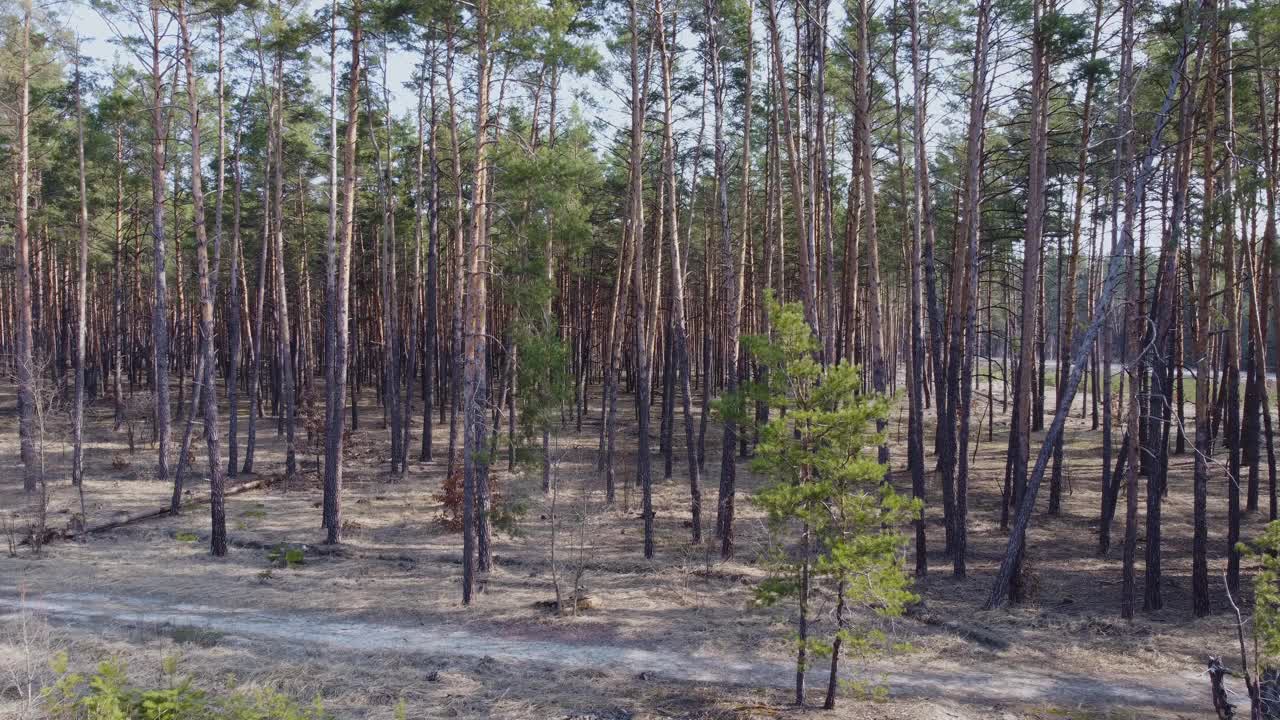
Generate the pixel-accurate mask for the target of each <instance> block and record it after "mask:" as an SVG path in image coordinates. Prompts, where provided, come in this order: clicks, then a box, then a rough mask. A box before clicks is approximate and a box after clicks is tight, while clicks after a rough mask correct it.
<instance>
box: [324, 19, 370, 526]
mask: <svg viewBox="0 0 1280 720" xmlns="http://www.w3.org/2000/svg"><path fill="white" fill-rule="evenodd" d="M333 7H334V11H335V12H334V15H335V18H336V15H337V12H336V11H337V2H336V0H335V2H334V5H333ZM360 20H361V18H360V0H354V2H353V4H352V6H351V20H350V27H351V74H350V80H349V82H348V85H347V125H346V133H345V135H344V136H343V146H342V218H341V221H340V224H335V223H336V222H337V218H336V207H335V205H336V202H337V200H336V197H337V193H336V192H334V190H335V189H336V185H337V173H336V169H337V162H336V158H337V146H336V138H337V116H336V110H337V64H336V62H335V61H333V60H331V62H330V65H329V113H330V114H329V128H330V137H331V138H334V140H333V141H331V142H330V145H329V153H330V155H329V187H330V198H331V202H330V207H329V224H330V233H329V239H328V247H327V248H326V255H327V257H328V262H327V264H326V265H327V266H326V279H325V285H326V294H327V295H328V296H329V302H330V305H329V312H328V313H327V314H326V315H327V324H328V325H329V326H330V328H331V329H330V331H328V332H326V336H327V337H328V336H331V343H330V344H329V347H327V348H326V352H328V353H329V356H330V358H331V360H330V362H329V363H328V365H329V367H330V372H329V373H328V374H327V375H326V378H325V380H326V385H327V387H326V390H327V393H326V395H327V402H326V410H327V413H326V414H327V418H326V419H327V421H328V422H327V424H326V425H327V427H326V433H325V473H324V502H323V505H324V507H323V515H324V517H323V523H322V524H323V526H324V528H325V530H326V531H327V534H326V542H328V543H330V544H333V543H337V542H340V541H341V540H342V452H343V445H344V441H345V437H344V436H345V432H346V413H344V412H343V402H344V401H343V398H344V397H345V394H346V387H347V370H348V366H349V363H348V357H347V346H348V339H349V334H350V333H349V314H350V311H351V242H352V235H353V233H354V232H355V203H356V173H357V165H356V138H357V131H358V129H359V115H360V105H359V102H360V58H361V54H360V42H361V39H362V37H363V30H362V28H361V25H360ZM331 32H332V33H333V36H331V38H330V45H329V49H330V53H331V58H333V57H334V56H336V50H337V21H336V19H335V20H334V22H333V25H332V26H331ZM353 406H354V398H353Z"/></svg>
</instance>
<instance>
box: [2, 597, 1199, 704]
mask: <svg viewBox="0 0 1280 720" xmlns="http://www.w3.org/2000/svg"><path fill="white" fill-rule="evenodd" d="M24 606H25V608H26V609H27V610H29V611H34V612H36V613H39V614H42V615H45V616H47V617H49V618H50V619H51V620H54V621H57V622H60V623H62V624H65V625H66V626H68V627H69V628H70V629H72V630H73V631H76V632H87V633H91V634H97V633H99V632H101V631H102V627H103V623H109V624H117V625H133V626H137V625H159V626H164V625H170V626H180V627H194V628H201V629H204V630H207V631H213V632H217V633H220V634H222V635H225V636H227V637H228V638H231V639H234V640H240V641H247V642H250V643H256V644H258V645H259V647H260V648H261V649H262V650H264V651H265V652H270V650H269V648H270V645H272V644H279V643H284V644H286V645H291V646H313V647H314V646H316V645H320V646H328V647H332V648H337V649H343V650H349V651H356V652H363V653H375V654H376V653H402V654H419V655H434V656H445V657H472V658H482V657H490V658H494V659H497V660H502V661H510V662H521V663H529V662H533V663H542V664H548V665H555V666H560V667H565V668H583V669H588V668H589V669H593V670H596V671H603V672H608V673H611V674H618V675H625V676H634V675H637V674H639V673H645V674H646V675H648V676H652V677H655V678H659V677H660V678H667V679H670V680H676V681H692V682H698V683H704V684H723V685H749V686H756V687H788V686H790V684H791V683H792V681H793V679H794V672H795V670H794V666H788V665H786V664H783V663H779V662H770V661H765V660H760V659H756V658H726V657H709V656H701V655H696V654H693V655H691V654H689V653H687V652H680V651H679V650H677V649H675V648H663V647H654V648H651V649H644V648H637V647H620V646H615V645H599V644H585V643H570V642H559V641H554V640H539V639H524V638H519V637H516V636H513V635H512V633H511V632H510V631H509V630H508V631H506V632H504V633H503V634H501V635H499V634H496V633H495V634H486V633H484V632H477V631H467V630H458V629H455V628H453V627H449V626H445V625H432V624H421V625H417V626H407V625H395V624H388V623H374V622H366V621H361V620H334V619H331V618H324V617H319V616H313V617H305V616H297V615H295V616H285V615H277V614H269V613H263V612H259V611H256V610H253V609H242V608H237V609H233V608H224V607H211V606H206V605H196V604H172V603H165V602H162V601H158V600H154V599H148V598H142V597H129V596H120V595H104V594H96V593H49V594H46V595H43V596H40V597H36V598H30V597H28V598H27V599H26V600H25V601H22V600H20V599H19V597H18V595H17V591H16V589H14V588H2V587H0V609H3V610H4V612H0V619H3V618H4V617H5V616H6V615H13V614H16V613H17V612H18V611H19V610H20V609H21V608H23V607H24ZM264 643H265V646H264ZM909 662H910V661H909V659H908V663H909ZM824 670H825V667H824V668H821V669H819V668H815V669H814V670H813V673H812V674H813V678H812V682H815V683H821V684H822V686H825V675H824V673H823V671H824ZM875 679H877V680H879V679H882V680H883V681H885V682H887V683H888V685H889V687H890V688H892V692H893V693H894V694H895V695H899V696H904V697H919V698H924V699H938V700H943V699H945V700H949V701H952V702H958V703H976V704H981V705H991V704H995V703H1012V704H1030V705H1051V706H1059V707H1064V708H1073V707H1079V706H1089V707H1103V708H1113V709H1128V710H1139V709H1142V708H1148V709H1160V710H1165V711H1175V712H1190V713H1202V712H1203V711H1204V710H1205V709H1206V708H1207V707H1208V705H1207V704H1206V703H1208V691H1207V688H1208V685H1207V683H1206V682H1205V680H1204V677H1203V674H1201V673H1195V672H1191V671H1187V672H1184V673H1181V674H1179V675H1175V676H1170V677H1167V678H1164V679H1163V681H1161V682H1158V683H1153V682H1152V680H1151V679H1150V678H1136V677H1111V678H1094V677H1088V676H1083V675H1076V674H1069V673H1059V672H1054V671H1052V670H1051V669H1049V668H1043V667H1040V668H1018V669H1015V668H1010V667H1007V666H1002V665H994V664H993V665H989V666H986V667H974V668H970V669H946V668H943V669H939V668H936V667H932V668H931V667H911V668H910V669H903V670H892V669H891V670H889V671H888V673H887V675H884V676H877V678H875Z"/></svg>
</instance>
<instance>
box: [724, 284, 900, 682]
mask: <svg viewBox="0 0 1280 720" xmlns="http://www.w3.org/2000/svg"><path fill="white" fill-rule="evenodd" d="M767 303H768V309H769V319H770V322H771V324H772V329H773V333H772V335H771V336H770V337H751V338H747V339H745V340H744V344H745V347H746V349H747V351H748V352H749V353H750V354H751V355H752V357H754V358H755V360H756V362H757V363H759V364H760V365H762V366H764V367H766V368H768V372H767V373H765V374H764V377H765V378H766V379H765V380H764V381H763V382H762V383H760V384H754V385H748V386H747V387H746V388H744V391H743V392H742V393H740V394H738V395H737V396H735V397H732V398H728V399H726V400H725V401H724V402H723V403H722V404H721V412H722V413H734V414H736V416H737V417H738V418H739V420H740V421H743V422H748V421H750V420H751V419H752V418H751V417H749V416H748V413H747V412H746V411H745V410H746V408H747V407H753V406H754V403H755V402H756V401H764V402H765V403H767V404H768V407H769V408H770V409H771V411H772V412H771V416H770V418H769V419H768V420H767V421H766V422H764V423H763V424H762V425H760V426H759V427H758V428H757V429H758V430H759V433H760V445H759V447H758V449H757V454H756V457H755V460H754V461H753V463H752V469H753V470H754V471H755V472H756V473H758V474H760V475H762V476H763V477H765V478H767V484H766V485H765V486H764V487H763V488H761V489H760V490H759V491H758V492H757V493H756V496H755V502H756V504H757V505H758V506H760V507H761V508H762V509H764V511H765V512H766V513H767V514H768V520H769V527H770V528H771V530H772V537H773V547H772V550H771V552H770V558H769V564H770V568H771V574H770V577H769V578H768V579H766V580H765V581H764V582H762V583H761V584H760V585H759V586H758V587H757V588H756V599H757V601H758V602H759V603H761V604H763V605H773V604H776V603H779V602H782V601H784V600H794V601H796V602H797V604H798V606H799V621H798V628H797V630H798V632H797V667H796V702H797V703H798V704H803V702H804V680H805V671H806V670H807V667H808V663H809V658H810V657H811V656H829V657H830V658H831V677H830V682H829V685H828V688H827V697H826V706H827V707H833V706H834V704H835V696H836V687H837V681H836V679H837V677H838V674H837V670H838V662H839V658H840V652H841V649H842V647H843V648H844V649H846V650H847V651H849V652H853V653H856V654H858V655H860V656H867V655H870V654H874V653H876V652H878V651H880V650H881V649H883V648H886V647H887V646H888V644H889V639H888V636H887V634H886V633H885V632H884V630H883V627H884V625H885V624H886V620H887V619H889V618H893V617H896V616H899V615H901V614H902V612H903V610H904V608H905V607H906V606H907V605H908V604H910V603H912V602H914V601H915V600H916V596H915V595H914V594H912V592H911V576H910V575H909V574H908V572H907V570H906V565H905V548H906V543H907V536H906V535H905V534H904V533H903V532H902V528H903V527H905V526H906V525H907V524H909V523H910V522H911V521H912V520H913V519H914V518H917V517H918V516H919V513H920V504H919V502H917V501H914V500H911V499H909V498H906V497H904V496H901V495H898V494H897V493H896V492H895V491H894V489H893V487H892V486H891V485H890V484H889V483H887V482H885V481H884V478H885V470H886V467H885V466H884V465H881V464H879V463H878V462H876V460H875V456H874V454H868V453H866V452H864V451H865V449H867V448H874V447H875V446H877V445H879V444H880V443H881V442H883V438H882V437H881V436H880V435H879V434H878V433H877V432H876V430H875V428H876V420H878V419H883V418H885V417H886V416H887V414H888V409H889V404H888V401H887V400H886V399H885V398H884V397H882V396H878V395H870V394H867V393H864V392H862V385H861V377H860V373H859V369H858V368H857V367H856V366H854V365H851V364H849V363H847V362H840V363H837V364H835V365H830V366H827V367H823V366H822V364H821V363H820V362H819V361H818V359H817V358H816V354H817V351H818V341H817V338H816V337H814V334H813V331H812V330H811V329H810V327H809V326H808V324H807V323H806V322H805V319H804V313H803V312H802V310H801V309H800V306H799V305H796V304H787V305H782V304H779V303H777V302H776V301H775V300H774V298H773V296H772V294H770V295H769V296H768V298H767ZM752 415H753V414H752ZM818 594H823V595H826V596H830V597H832V598H833V599H834V601H835V603H836V624H835V627H834V628H832V629H831V631H830V632H829V633H823V635H825V636H823V635H814V634H813V633H814V630H815V628H814V627H812V626H811V619H810V612H809V611H810V604H811V602H812V601H813V599H814V596H815V595H818Z"/></svg>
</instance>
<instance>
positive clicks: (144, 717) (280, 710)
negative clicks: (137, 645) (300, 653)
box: [41, 653, 332, 720]
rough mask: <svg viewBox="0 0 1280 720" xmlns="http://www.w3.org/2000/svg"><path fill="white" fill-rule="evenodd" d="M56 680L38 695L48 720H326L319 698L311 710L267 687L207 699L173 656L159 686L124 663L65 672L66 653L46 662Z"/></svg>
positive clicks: (231, 691)
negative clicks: (135, 676)
mask: <svg viewBox="0 0 1280 720" xmlns="http://www.w3.org/2000/svg"><path fill="white" fill-rule="evenodd" d="M51 666H52V668H53V671H54V672H55V673H56V674H57V676H58V680H57V681H56V682H55V683H54V684H53V685H52V686H50V687H47V688H45V689H44V691H43V692H42V698H41V699H42V700H43V702H44V705H45V708H46V710H47V713H48V717H49V718H51V719H52V720H330V718H331V717H332V716H331V715H329V714H328V713H326V712H325V711H324V707H323V706H322V705H321V704H320V701H319V699H318V698H317V700H316V701H315V702H314V703H313V704H312V705H310V706H302V705H299V704H298V703H297V702H296V701H294V700H293V699H292V698H290V697H288V696H287V695H284V694H283V693H280V692H277V691H275V690H270V689H258V690H252V691H244V690H240V689H236V688H233V689H231V690H229V691H227V692H226V693H225V694H223V695H212V694H210V693H208V692H206V691H204V690H201V689H199V688H197V687H195V685H194V684H193V683H192V680H191V678H189V677H186V676H181V675H179V674H178V658H177V657H176V656H170V657H167V658H165V660H164V663H163V664H162V676H161V678H160V683H159V685H160V686H159V687H146V686H140V685H136V684H134V683H133V682H132V681H131V680H130V679H129V675H128V672H127V670H126V668H125V665H124V664H123V663H121V662H118V661H115V660H107V661H104V662H102V663H100V664H99V665H98V668H97V670H96V672H94V673H93V674H92V675H89V676H85V675H82V674H79V673H73V672H70V671H68V668H67V666H68V661H67V655H66V653H60V654H59V655H58V656H57V657H55V658H54V660H53V662H52V663H51Z"/></svg>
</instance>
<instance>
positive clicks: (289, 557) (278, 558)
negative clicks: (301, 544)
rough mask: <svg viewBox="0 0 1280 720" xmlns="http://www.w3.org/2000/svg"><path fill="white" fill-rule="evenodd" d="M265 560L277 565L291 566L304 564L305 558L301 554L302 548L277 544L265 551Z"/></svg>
mask: <svg viewBox="0 0 1280 720" xmlns="http://www.w3.org/2000/svg"><path fill="white" fill-rule="evenodd" d="M267 561H268V562H270V563H271V564H272V565H276V566H278V567H282V568H292V567H297V566H298V565H302V564H304V563H305V562H306V558H305V557H304V556H303V553H302V548H296V547H293V548H291V547H287V546H285V545H277V546H275V547H274V548H272V549H271V552H268V553H267Z"/></svg>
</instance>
